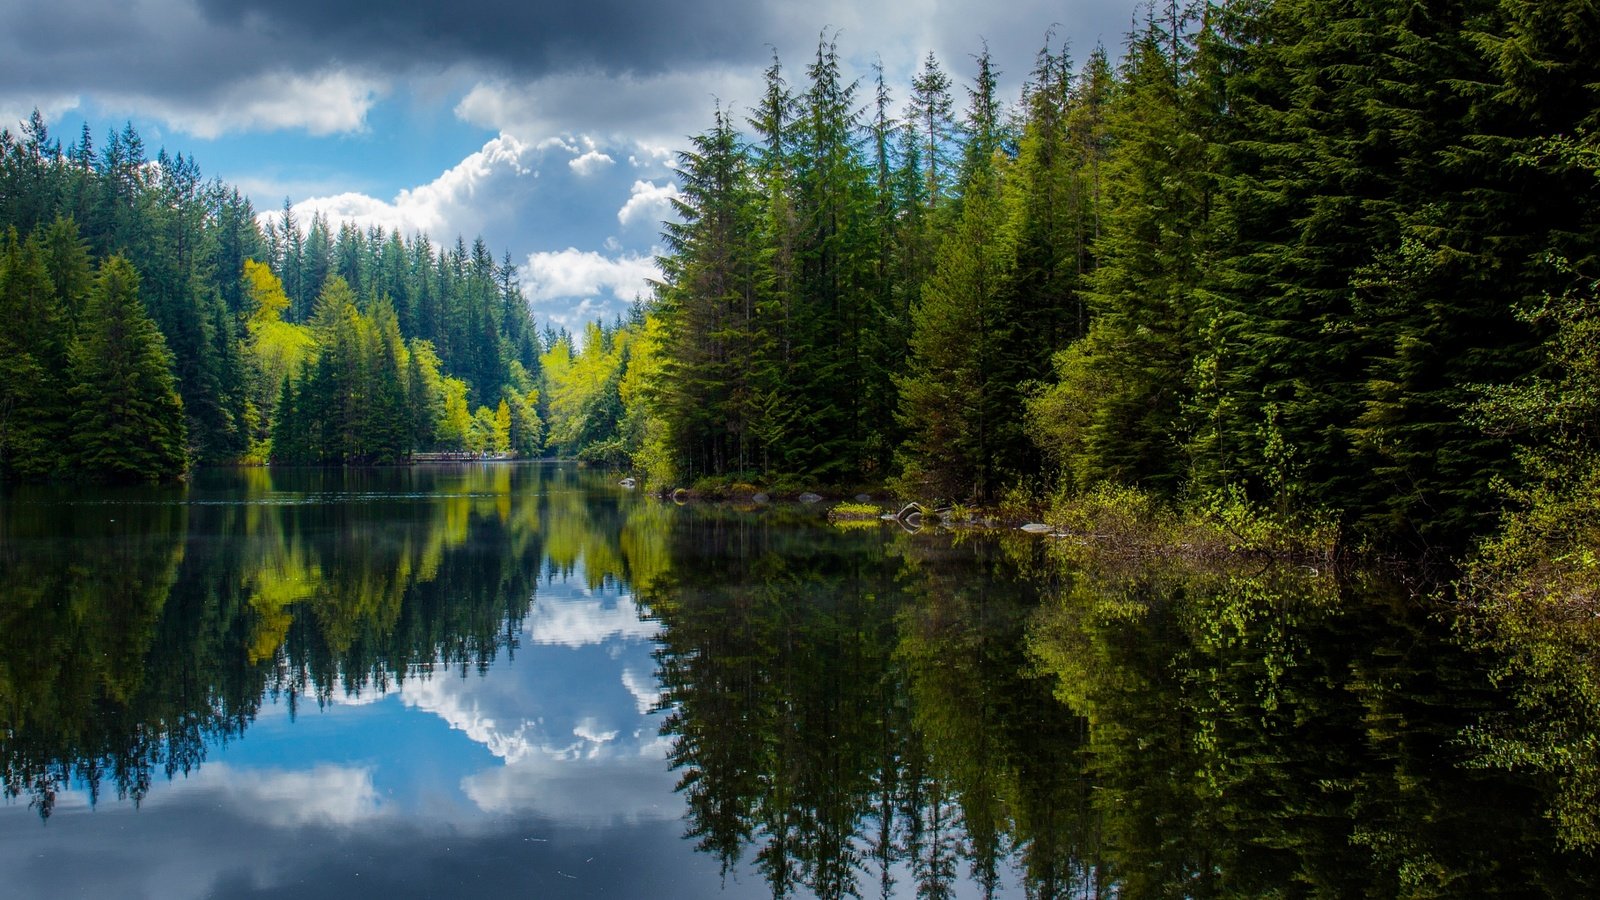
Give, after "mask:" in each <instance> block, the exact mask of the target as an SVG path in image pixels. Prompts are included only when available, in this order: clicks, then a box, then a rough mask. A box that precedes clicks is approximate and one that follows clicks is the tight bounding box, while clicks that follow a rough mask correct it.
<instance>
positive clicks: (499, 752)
mask: <svg viewBox="0 0 1600 900" xmlns="http://www.w3.org/2000/svg"><path fill="white" fill-rule="evenodd" d="M467 693H468V691H467V683H466V682H463V681H462V680H461V679H459V678H430V679H427V680H422V679H413V680H411V681H407V682H406V683H405V685H404V686H403V687H401V689H400V699H401V700H402V701H403V702H404V703H405V705H407V706H412V707H416V708H417V709H421V710H424V711H426V712H431V713H433V714H434V715H436V716H438V717H439V718H441V719H443V720H445V722H447V723H448V724H449V725H450V727H451V728H453V729H455V730H456V731H460V732H462V733H464V734H465V735H466V736H467V737H468V738H470V739H471V740H472V741H474V742H475V743H478V744H482V745H483V746H484V747H485V748H487V749H488V751H489V752H490V753H493V754H494V755H495V756H498V757H500V758H501V759H503V760H505V761H506V762H508V763H511V762H516V761H517V760H519V759H522V758H523V757H525V756H527V755H528V754H530V753H532V752H534V750H535V749H537V748H538V745H539V741H538V732H539V729H538V724H539V723H538V722H536V721H531V720H523V721H521V722H519V723H517V724H516V725H515V726H512V727H509V728H506V727H501V725H500V724H499V722H498V721H497V720H496V718H495V717H494V716H493V715H490V714H488V713H486V712H485V711H484V710H483V708H482V706H481V705H480V703H479V701H478V698H476V697H472V696H467Z"/></svg>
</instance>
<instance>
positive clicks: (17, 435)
mask: <svg viewBox="0 0 1600 900" xmlns="http://www.w3.org/2000/svg"><path fill="white" fill-rule="evenodd" d="M65 319H66V317H65V316H63V315H62V313H61V308H60V305H59V304H58V302H57V299H56V292H55V287H54V285H53V284H52V282H51V278H50V273H49V269H48V266H47V262H46V256H45V251H44V248H42V247H41V246H40V242H39V240H38V238H37V237H35V236H33V235H29V237H28V239H27V240H26V241H23V240H19V239H18V236H17V231H16V229H15V228H11V229H8V232H7V236H6V240H5V246H4V249H3V255H0V322H4V323H5V325H4V327H3V328H0V475H16V476H21V477H24V478H40V477H45V476H48V475H50V474H52V473H54V472H55V471H56V470H58V469H59V468H60V465H61V456H60V448H61V445H62V442H63V439H64V438H65V436H66V433H67V432H66V427H67V416H68V407H67V402H66V401H67V397H66V389H67V384H68V350H69V346H70V345H69V342H70V323H69V322H67V321H66V320H65Z"/></svg>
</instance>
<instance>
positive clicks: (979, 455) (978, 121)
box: [899, 53, 1021, 501]
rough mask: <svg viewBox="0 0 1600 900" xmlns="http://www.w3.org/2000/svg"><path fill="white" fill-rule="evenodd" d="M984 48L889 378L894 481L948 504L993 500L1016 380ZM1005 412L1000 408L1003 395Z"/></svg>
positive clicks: (1009, 258) (1003, 167) (996, 118)
mask: <svg viewBox="0 0 1600 900" xmlns="http://www.w3.org/2000/svg"><path fill="white" fill-rule="evenodd" d="M994 91H995V72H994V70H993V68H992V66H991V64H990V62H989V57H988V54H987V53H984V54H983V55H981V56H980V57H979V59H978V73H977V76H976V78H975V79H974V84H973V87H972V88H971V89H970V92H969V93H970V96H971V102H970V104H969V107H968V112H967V123H966V133H967V138H968V140H967V144H966V154H965V156H964V157H963V159H962V164H961V172H962V183H961V190H960V194H959V196H958V197H957V199H956V200H955V204H956V208H957V212H956V218H955V220H954V222H953V223H952V225H951V227H950V229H949V230H948V231H947V232H946V233H945V235H944V239H943V241H942V242H941V243H940V248H939V258H938V264H937V266H936V268H935V269H934V272H933V275H932V277H931V278H930V279H929V280H928V282H927V283H926V284H925V285H924V286H923V289H922V296H921V297H920V298H919V300H918V302H917V303H916V305H915V306H914V307H913V308H912V328H913V330H912V335H911V360H910V365H909V368H908V370H907V372H906V374H905V375H904V376H903V377H902V378H901V380H900V382H899V386H900V410H901V420H902V425H903V426H904V428H905V429H906V431H907V433H908V434H909V435H910V437H909V439H908V440H907V443H906V445H905V447H904V449H903V456H902V464H903V475H902V481H903V483H904V485H905V486H906V487H907V488H908V489H909V491H910V492H911V493H913V494H916V495H919V496H924V497H940V498H945V499H953V500H963V501H964V500H969V499H976V500H980V501H988V500H992V499H994V497H995V496H996V495H997V493H998V491H999V490H1000V489H1001V488H1002V486H1003V483H1002V482H1003V479H1004V477H1005V476H1006V475H1012V474H1014V473H1008V472H1003V471H1002V465H1003V464H1002V463H1000V462H999V461H998V460H997V457H998V455H999V451H1000V449H1001V448H1002V447H1004V446H1005V444H1006V442H1007V441H1020V440H1021V434H1020V429H1018V433H1017V434H1016V435H1014V436H1013V435H1008V434H1006V429H1005V428H1004V423H1005V422H1006V420H1008V419H1020V416H1019V413H1018V410H1017V408H1016V407H1017V403H1016V399H1017V398H1016V385H1015V384H1006V383H1005V382H1003V381H1002V380H1001V373H1000V372H999V371H998V369H999V365H998V363H999V356H1000V350H1001V348H1000V342H1001V340H1002V329H1003V328H1004V327H1005V322H1004V320H1003V316H1004V314H1005V311H1004V301H1005V297H1006V294H1007V292H1008V290H1009V287H1008V281H1009V279H1010V277H1011V272H1012V268H1013V265H1014V260H1015V257H1014V250H1013V246H1012V243H1011V241H1010V239H1009V237H1008V235H1009V231H1010V230H1009V229H1008V228H1007V227H1006V226H1005V208H1004V205H1003V203H1002V201H1001V193H1002V190H1003V188H1002V183H1003V180H1004V178H1005V177H1006V175H1007V171H1008V169H1009V168H1010V163H1009V161H1007V160H1005V159H1004V158H1003V157H1002V156H1001V155H1000V154H999V153H998V151H999V149H1000V146H1001V142H1002V132H1001V125H1000V110H999V104H998V101H997V98H996V97H995V93H994ZM1008 398H1009V400H1010V401H1011V408H1010V409H1009V410H1008V409H1007V408H1006V404H1007V401H1008Z"/></svg>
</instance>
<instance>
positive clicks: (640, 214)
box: [617, 181, 683, 225]
mask: <svg viewBox="0 0 1600 900" xmlns="http://www.w3.org/2000/svg"><path fill="white" fill-rule="evenodd" d="M682 196H683V194H682V193H680V192H679V191H678V184H677V182H675V181H669V182H667V183H666V184H659V185H658V184H656V183H655V182H653V181H635V182H634V183H633V188H632V190H631V191H629V194H628V202H627V203H624V204H622V208H621V209H619V210H617V221H618V222H621V223H622V224H624V225H632V224H634V223H635V222H644V223H647V224H650V225H655V224H657V223H659V222H661V221H662V220H664V219H666V218H668V217H669V216H671V215H672V212H673V207H672V201H673V200H676V199H678V198H679V197H682Z"/></svg>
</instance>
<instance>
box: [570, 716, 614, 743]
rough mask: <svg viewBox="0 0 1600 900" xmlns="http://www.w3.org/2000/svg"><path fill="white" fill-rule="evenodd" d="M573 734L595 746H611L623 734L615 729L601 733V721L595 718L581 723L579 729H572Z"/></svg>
mask: <svg viewBox="0 0 1600 900" xmlns="http://www.w3.org/2000/svg"><path fill="white" fill-rule="evenodd" d="M572 733H573V734H575V735H577V736H578V737H580V738H583V739H584V740H586V741H589V742H591V743H594V744H609V743H611V742H612V741H614V740H616V739H617V735H618V734H621V732H619V731H617V730H616V729H614V728H613V729H612V730H610V731H601V730H600V722H599V720H598V719H595V718H594V717H593V716H590V717H588V718H585V719H584V720H583V721H581V722H579V723H578V725H577V727H576V728H574V729H572ZM595 749H596V750H598V749H599V748H598V747H596V748H595Z"/></svg>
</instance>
